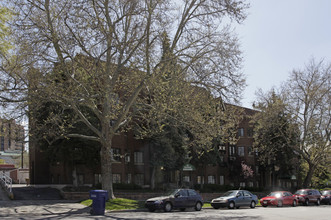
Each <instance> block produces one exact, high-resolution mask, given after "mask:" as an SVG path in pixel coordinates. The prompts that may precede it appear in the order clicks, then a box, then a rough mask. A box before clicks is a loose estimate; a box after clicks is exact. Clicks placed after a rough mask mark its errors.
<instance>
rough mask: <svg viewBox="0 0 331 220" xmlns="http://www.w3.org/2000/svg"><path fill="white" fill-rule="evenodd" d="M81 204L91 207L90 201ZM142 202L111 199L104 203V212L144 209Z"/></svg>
mask: <svg viewBox="0 0 331 220" xmlns="http://www.w3.org/2000/svg"><path fill="white" fill-rule="evenodd" d="M81 204H83V205H86V206H91V205H92V200H91V199H88V200H85V201H82V202H81ZM144 207H145V206H144V202H142V201H136V200H131V199H121V198H117V199H112V200H109V201H107V202H106V210H128V209H141V208H144Z"/></svg>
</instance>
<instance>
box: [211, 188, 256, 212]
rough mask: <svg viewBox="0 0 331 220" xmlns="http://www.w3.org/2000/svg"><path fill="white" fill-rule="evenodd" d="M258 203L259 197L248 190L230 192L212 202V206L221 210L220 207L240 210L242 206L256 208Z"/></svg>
mask: <svg viewBox="0 0 331 220" xmlns="http://www.w3.org/2000/svg"><path fill="white" fill-rule="evenodd" d="M257 203H258V198H257V196H256V195H254V194H252V193H250V192H249V191H247V190H230V191H228V192H226V193H224V194H223V195H222V196H221V197H218V198H216V199H213V200H212V201H211V206H212V207H213V208H214V209H219V208H220V207H228V208H229V209H233V208H235V207H236V208H239V207H240V206H249V207H251V208H255V205H256V204H257Z"/></svg>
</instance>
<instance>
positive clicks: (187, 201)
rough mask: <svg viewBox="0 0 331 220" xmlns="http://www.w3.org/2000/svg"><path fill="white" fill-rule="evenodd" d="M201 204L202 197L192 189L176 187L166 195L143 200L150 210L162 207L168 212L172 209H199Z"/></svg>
mask: <svg viewBox="0 0 331 220" xmlns="http://www.w3.org/2000/svg"><path fill="white" fill-rule="evenodd" d="M202 205H203V199H202V197H201V196H200V195H199V193H197V192H196V191H194V190H193V189H176V190H175V191H173V192H172V193H171V194H170V195H168V196H162V197H155V198H151V199H148V200H146V202H145V207H146V208H147V209H148V210H149V211H151V212H153V211H155V210H156V209H163V210H164V211H165V212H170V211H171V210H172V209H180V210H181V211H184V210H185V209H186V208H194V209H195V210H196V211H200V210H201V208H202Z"/></svg>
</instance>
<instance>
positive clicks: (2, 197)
mask: <svg viewBox="0 0 331 220" xmlns="http://www.w3.org/2000/svg"><path fill="white" fill-rule="evenodd" d="M31 188H32V189H26V187H25V186H24V185H22V186H14V187H13V189H14V190H15V189H19V190H21V191H20V192H23V191H24V189H25V190H26V191H27V192H26V193H24V196H21V198H22V200H10V199H9V198H8V196H7V195H6V192H5V191H4V189H2V188H1V187H0V219H106V218H109V217H110V216H109V213H107V212H106V214H105V216H93V215H91V214H90V210H91V208H90V207H86V206H84V205H81V204H80V203H79V202H78V201H71V200H56V199H54V197H53V199H52V200H46V199H45V197H46V195H41V194H40V196H39V197H38V195H39V194H37V197H34V198H32V199H30V200H29V199H28V198H27V197H26V196H28V195H29V194H31V193H32V195H35V193H36V192H38V193H40V192H44V191H40V190H39V189H37V190H34V189H33V187H31ZM47 191H48V190H47ZM16 192H17V191H16ZM49 192H51V194H52V193H53V192H52V191H49ZM49 192H48V193H49ZM38 198H41V199H38Z"/></svg>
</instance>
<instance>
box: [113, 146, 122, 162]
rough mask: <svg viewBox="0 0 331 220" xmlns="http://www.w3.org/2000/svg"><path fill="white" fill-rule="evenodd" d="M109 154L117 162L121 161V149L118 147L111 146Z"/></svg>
mask: <svg viewBox="0 0 331 220" xmlns="http://www.w3.org/2000/svg"><path fill="white" fill-rule="evenodd" d="M111 155H112V158H113V160H115V161H117V162H121V149H120V148H112V149H111Z"/></svg>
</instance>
